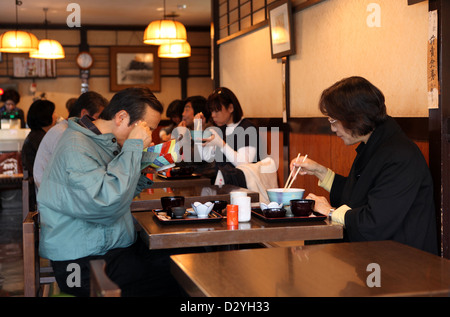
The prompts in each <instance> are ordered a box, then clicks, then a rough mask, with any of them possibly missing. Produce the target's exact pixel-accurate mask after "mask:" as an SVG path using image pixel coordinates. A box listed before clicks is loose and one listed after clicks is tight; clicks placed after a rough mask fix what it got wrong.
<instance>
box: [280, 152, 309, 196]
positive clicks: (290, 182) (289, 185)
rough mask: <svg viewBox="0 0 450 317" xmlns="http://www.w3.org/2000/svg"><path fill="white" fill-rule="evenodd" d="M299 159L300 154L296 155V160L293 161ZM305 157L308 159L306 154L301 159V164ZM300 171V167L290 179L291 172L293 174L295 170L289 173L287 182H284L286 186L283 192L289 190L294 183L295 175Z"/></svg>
mask: <svg viewBox="0 0 450 317" xmlns="http://www.w3.org/2000/svg"><path fill="white" fill-rule="evenodd" d="M299 157H300V153H298V155H297V158H296V159H295V161H297V160H298V158H299ZM307 157H308V154H306V155H305V157H304V158H303V161H302V162H304V161H305V160H306V158H307ZM301 169H302V167H301V166H300V167H299V168H298V169H297V172H296V173H295V175H294V177H292V179H290V178H291V176H292V174H293V172H294V170H295V169H292V171H291V173H290V174H289V177H288V180H287V181H286V185H284V189H283V191H285V190H286V189H289V188H291V186H292V184H293V183H294V181H295V179H296V178H297V175H298V173H299V172H300V170H301Z"/></svg>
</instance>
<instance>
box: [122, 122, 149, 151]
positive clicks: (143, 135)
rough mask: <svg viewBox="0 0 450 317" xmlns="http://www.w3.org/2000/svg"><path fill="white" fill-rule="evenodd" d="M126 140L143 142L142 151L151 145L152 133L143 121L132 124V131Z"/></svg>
mask: <svg viewBox="0 0 450 317" xmlns="http://www.w3.org/2000/svg"><path fill="white" fill-rule="evenodd" d="M128 139H140V140H142V141H143V142H144V149H145V148H147V147H149V146H150V145H151V143H152V132H151V131H150V129H149V127H148V126H147V122H145V121H140V120H139V121H137V122H136V123H134V127H133V129H132V130H131V131H130V134H129V135H128Z"/></svg>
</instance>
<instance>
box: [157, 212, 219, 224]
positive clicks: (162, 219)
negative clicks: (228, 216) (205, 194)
mask: <svg viewBox="0 0 450 317" xmlns="http://www.w3.org/2000/svg"><path fill="white" fill-rule="evenodd" d="M163 213H165V212H164V210H162V209H154V210H153V214H154V217H155V219H156V220H157V221H158V222H159V223H161V224H164V225H174V224H194V223H211V222H220V221H222V219H223V217H222V216H221V215H220V214H218V213H217V212H215V211H214V210H212V211H211V212H210V213H209V217H208V218H197V217H196V216H192V215H189V214H188V213H186V214H184V216H183V218H171V217H168V216H167V215H165V216H164V215H163Z"/></svg>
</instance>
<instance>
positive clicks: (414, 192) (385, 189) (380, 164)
mask: <svg viewBox="0 0 450 317" xmlns="http://www.w3.org/2000/svg"><path fill="white" fill-rule="evenodd" d="M356 151H357V156H356V158H355V160H354V162H353V165H352V168H351V170H350V173H349V175H348V177H343V176H341V175H336V176H335V179H334V182H333V186H332V188H331V192H330V200H331V205H332V206H341V205H343V204H346V205H348V206H349V207H350V208H352V209H351V210H349V211H347V213H346V214H345V228H346V230H345V234H346V237H347V239H348V240H349V241H373V240H395V241H398V242H400V243H404V244H407V245H410V246H413V247H416V248H418V249H422V250H425V251H428V252H431V253H435V254H436V253H437V229H436V211H435V207H434V202H433V182H432V178H431V173H430V171H429V168H428V165H427V163H426V161H425V159H424V157H423V155H422V153H421V152H420V150H419V148H418V147H417V146H416V144H415V143H414V142H412V141H411V140H409V139H408V138H407V136H406V135H405V134H404V133H403V131H402V130H401V128H400V127H399V126H398V124H397V123H396V122H395V120H394V119H393V118H391V117H389V118H388V119H387V120H386V121H385V122H384V123H383V124H381V125H380V126H378V127H377V128H376V129H375V131H374V132H373V133H372V135H371V136H370V138H369V140H368V142H367V144H364V143H361V144H360V145H359V146H358V147H357V149H356Z"/></svg>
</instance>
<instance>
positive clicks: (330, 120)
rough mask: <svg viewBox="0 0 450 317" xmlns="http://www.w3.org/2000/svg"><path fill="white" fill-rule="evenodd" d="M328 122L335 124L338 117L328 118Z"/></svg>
mask: <svg viewBox="0 0 450 317" xmlns="http://www.w3.org/2000/svg"><path fill="white" fill-rule="evenodd" d="M328 122H329V123H330V124H331V125H335V124H336V122H337V120H336V119H331V118H328Z"/></svg>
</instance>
